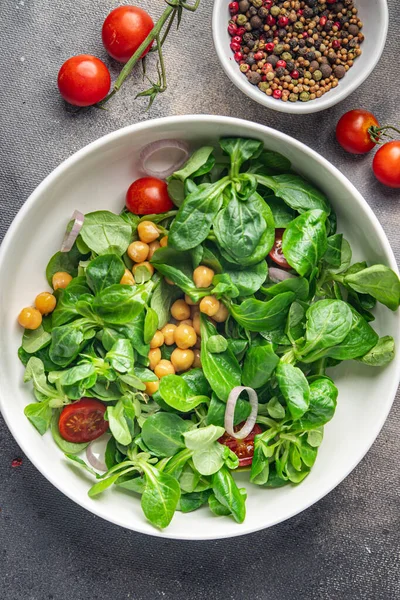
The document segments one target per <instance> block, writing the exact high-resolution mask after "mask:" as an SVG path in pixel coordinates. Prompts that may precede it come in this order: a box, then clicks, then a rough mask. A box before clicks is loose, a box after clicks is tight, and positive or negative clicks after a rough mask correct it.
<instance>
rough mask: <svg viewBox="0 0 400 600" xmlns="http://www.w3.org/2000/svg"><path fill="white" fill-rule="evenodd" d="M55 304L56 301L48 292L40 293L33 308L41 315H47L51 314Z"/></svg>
mask: <svg viewBox="0 0 400 600" xmlns="http://www.w3.org/2000/svg"><path fill="white" fill-rule="evenodd" d="M56 304H57V300H56V299H55V296H53V294H50V292H42V293H41V294H39V295H38V296H36V298H35V306H36V308H37V309H38V311H39V312H40V313H41V314H42V315H48V314H49V313H51V312H53V310H54V309H55V307H56Z"/></svg>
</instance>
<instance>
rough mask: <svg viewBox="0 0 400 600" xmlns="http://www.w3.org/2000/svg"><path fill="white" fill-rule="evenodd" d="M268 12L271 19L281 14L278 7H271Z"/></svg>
mask: <svg viewBox="0 0 400 600" xmlns="http://www.w3.org/2000/svg"><path fill="white" fill-rule="evenodd" d="M269 12H270V13H271V15H272V16H273V17H277V16H278V15H280V14H281V9H280V8H279V6H271V8H270V10H269Z"/></svg>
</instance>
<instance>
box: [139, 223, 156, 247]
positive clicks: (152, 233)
mask: <svg viewBox="0 0 400 600" xmlns="http://www.w3.org/2000/svg"><path fill="white" fill-rule="evenodd" d="M137 231H138V236H139V239H140V241H141V242H146V244H149V243H150V242H154V240H157V239H158V238H159V237H160V232H159V231H158V227H157V225H155V224H154V223H152V222H151V221H142V222H141V223H139V225H138V228H137Z"/></svg>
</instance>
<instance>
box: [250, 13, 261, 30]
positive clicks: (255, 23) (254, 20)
mask: <svg viewBox="0 0 400 600" xmlns="http://www.w3.org/2000/svg"><path fill="white" fill-rule="evenodd" d="M250 25H251V26H252V27H253V29H261V27H262V26H263V22H262V21H261V19H260V17H259V16H257V15H255V16H254V17H251V19H250Z"/></svg>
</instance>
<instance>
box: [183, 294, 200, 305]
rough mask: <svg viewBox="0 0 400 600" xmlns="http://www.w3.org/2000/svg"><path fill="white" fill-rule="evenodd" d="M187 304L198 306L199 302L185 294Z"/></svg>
mask: <svg viewBox="0 0 400 600" xmlns="http://www.w3.org/2000/svg"><path fill="white" fill-rule="evenodd" d="M185 302H186V304H189V306H198V304H199V303H198V302H193V300H192V299H191V297H190V296H188V295H187V294H185Z"/></svg>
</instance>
